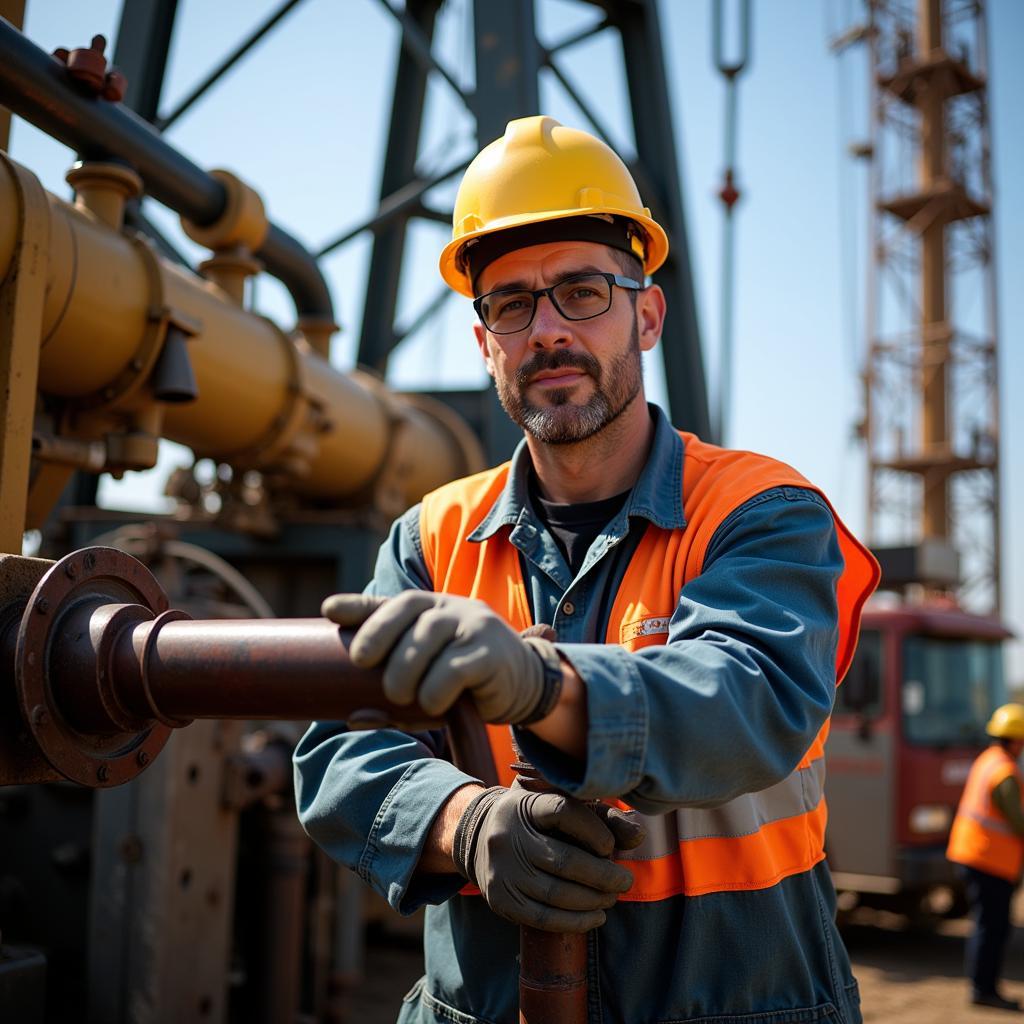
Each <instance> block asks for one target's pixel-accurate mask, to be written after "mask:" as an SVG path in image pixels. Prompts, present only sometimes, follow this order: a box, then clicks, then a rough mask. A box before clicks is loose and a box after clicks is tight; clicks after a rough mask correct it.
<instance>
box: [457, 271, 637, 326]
mask: <svg viewBox="0 0 1024 1024" xmlns="http://www.w3.org/2000/svg"><path fill="white" fill-rule="evenodd" d="M585 277H603V278H604V279H605V280H606V281H607V282H608V284H609V285H610V286H612V287H614V286H618V287H619V288H625V289H627V290H628V291H634V292H642V291H643V290H644V289H645V288H647V287H648V286H647V285H646V284H644V283H643V282H642V281H637V280H634V279H633V278H632V277H626V276H624V275H623V274H612V273H609V272H608V271H606V270H581V271H580V272H579V273H578V274H570V275H569V276H568V277H563V278H562V280H561V281H558V282H557V283H555V284H553V285H551V286H550V287H548V288H535V289H532V290H531V289H530V288H495V289H494V290H493V291H490V292H484V294H483V295H478V296H477V297H476V298H475V299H474V300H473V309H474V310H475V311H476V315H477V317H479V319H480V323H482V324H483V325H484V328H485V330H488V331H490V333H491V334H497V335H499V336H501V337H504V336H506V335H509V334H518V333H519V332H520V331H525V330H526V329H527V328H528V327H529V326H530V324H532V323H533V320H534V317H536V315H537V305H538V303H539V301H540V299H541V296H544V295H546V296H547V297H548V302H550V303H551V305H552V306H553V307H554V309H555V311H556V312H557V313H558V315H559V316H560V317H561V318H562V319H563V320H568V321H569V323H573V324H578V323H582V322H583V321H584V320H594V319H596V318H597V317H599V316H604V315H605V313H607V312H608V310H609V309H611V308H612V290H611V287H609V289H608V305H607V306H605V308H604V309H602V310H601V312H600V313H591V314H590V316H580V317H572V316H566V315H565V313H564V311H563V310H562V307H561V306H559V305H558V302H557V301H556V299H555V296H554V291H555V289H556V288H561V287H562V285H564V284H568V283H569V282H570V281H576V280H580V279H582V278H585ZM517 293H518V294H522V295H529V296H530V298H531V299H533V311H532V312H531V313H530V319H529V320H527V321H526V323H525V324H523V326H522V327H517V328H516V329H515V330H514V331H496V330H494V329H493V328H492V327H489V326H488V325H487V321H486V320H485V319H484V315H483V313H482V312H481V307H482V305H483V301H484V299H488V298H490V297H491V296H492V295H503V294H507V295H515V294H517Z"/></svg>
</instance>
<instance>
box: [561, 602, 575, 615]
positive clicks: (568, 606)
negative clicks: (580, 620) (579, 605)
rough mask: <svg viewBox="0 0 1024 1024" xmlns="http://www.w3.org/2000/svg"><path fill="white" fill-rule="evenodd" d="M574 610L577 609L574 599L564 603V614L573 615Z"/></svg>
mask: <svg viewBox="0 0 1024 1024" xmlns="http://www.w3.org/2000/svg"><path fill="white" fill-rule="evenodd" d="M574 611H576V605H574V604H573V603H572V601H566V602H565V604H563V605H562V614H563V615H572V613H573V612H574Z"/></svg>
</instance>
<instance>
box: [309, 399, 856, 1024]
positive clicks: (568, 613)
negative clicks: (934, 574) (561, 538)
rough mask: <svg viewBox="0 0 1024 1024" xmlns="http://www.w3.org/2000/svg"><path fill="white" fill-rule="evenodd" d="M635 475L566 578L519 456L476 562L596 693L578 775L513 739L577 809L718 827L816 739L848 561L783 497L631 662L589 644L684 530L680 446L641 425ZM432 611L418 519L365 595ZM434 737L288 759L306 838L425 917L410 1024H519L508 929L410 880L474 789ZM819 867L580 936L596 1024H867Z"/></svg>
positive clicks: (750, 523) (736, 524)
mask: <svg viewBox="0 0 1024 1024" xmlns="http://www.w3.org/2000/svg"><path fill="white" fill-rule="evenodd" d="M652 416H653V417H654V418H655V421H656V429H655V436H654V442H653V445H652V448H651V452H650V454H649V456H648V460H647V463H646V465H645V467H644V469H643V471H642V472H641V475H640V477H639V479H638V480H637V482H636V484H635V485H634V487H633V489H632V491H631V493H630V495H629V497H628V498H627V500H626V503H625V505H624V507H623V508H622V510H621V512H620V513H619V514H618V515H617V516H616V517H615V518H614V519H613V520H612V521H611V522H610V523H609V524H608V526H607V527H606V528H605V530H604V531H603V532H602V533H601V534H600V535H599V536H598V537H597V539H596V540H595V541H594V543H593V544H592V546H591V548H590V551H589V553H588V555H587V558H586V561H585V562H584V564H583V566H582V568H581V570H580V572H579V574H578V575H577V576H576V577H575V579H574V578H572V577H571V575H570V572H569V569H568V566H567V565H566V563H565V559H564V558H563V556H562V554H561V551H560V550H559V548H558V545H557V544H556V543H555V541H554V540H553V539H552V537H551V536H550V534H549V533H548V532H547V530H546V529H545V527H544V525H543V523H542V522H541V521H540V520H539V518H538V517H537V515H536V513H535V511H534V510H533V508H532V507H531V503H530V500H529V495H528V486H527V482H528V474H529V468H530V460H529V453H528V451H527V449H526V446H525V443H524V444H521V445H520V446H519V447H518V448H517V450H516V453H515V455H514V457H513V460H512V467H511V472H510V474H509V479H508V484H507V486H506V488H505V490H504V492H503V493H502V495H501V496H500V498H499V499H498V501H497V502H496V503H495V505H494V507H493V509H492V510H491V511H490V513H489V514H488V515H487V517H486V518H485V519H484V520H483V522H482V523H481V525H480V527H479V528H478V529H477V531H476V533H475V534H474V535H473V536H472V537H471V540H470V542H471V543H472V542H473V541H474V540H478V539H481V538H482V537H484V536H490V535H493V534H495V533H498V532H499V531H503V532H504V533H505V534H506V535H507V540H508V543H510V544H512V545H514V546H515V547H516V548H517V550H518V551H519V555H520V561H521V563H522V565H523V569H524V578H525V579H526V580H527V587H528V590H529V597H530V601H531V607H532V611H533V616H534V621H536V622H547V623H549V624H552V625H553V626H554V627H555V629H556V630H557V633H558V637H559V649H560V651H561V653H562V654H563V656H564V657H566V658H567V659H568V660H569V661H570V662H572V664H573V666H574V667H575V668H576V670H577V671H578V672H579V674H580V676H581V677H582V678H583V680H584V682H585V683H586V687H587V707H588V713H589V720H590V729H589V733H588V745H587V756H586V762H585V764H580V763H578V762H576V761H574V760H572V759H570V758H568V757H566V756H565V755H563V754H561V753H560V752H559V751H557V750H555V749H554V748H553V747H551V746H549V745H547V744H545V743H544V742H543V741H541V740H539V739H538V738H537V737H536V736H534V735H533V734H532V733H530V732H529V731H528V730H522V729H517V730H516V739H517V742H518V743H519V744H520V746H521V747H522V749H523V750H524V753H525V754H526V755H527V756H528V757H529V759H530V760H531V761H532V762H533V763H534V764H535V765H536V766H537V767H538V768H539V769H540V770H541V771H542V773H543V774H544V775H545V776H546V777H547V778H548V779H549V780H550V781H551V782H553V783H554V784H556V785H557V786H559V787H561V788H563V789H564V790H566V791H568V792H570V793H572V794H574V795H576V796H579V797H581V798H583V799H592V798H599V797H612V796H617V797H621V798H622V799H624V800H625V801H626V802H627V803H629V804H630V805H631V806H633V807H635V808H637V809H638V810H640V811H642V812H643V813H645V814H660V813H668V812H670V811H674V810H676V809H678V808H680V807H687V806H691V807H705V808H706V807H715V806H717V805H720V804H722V803H724V802H726V801H727V800H730V799H732V798H733V797H735V796H738V795H739V794H742V793H749V792H756V791H759V790H761V789H765V788H767V787H768V786H771V785H774V784H775V783H777V782H779V781H781V780H782V779H784V778H786V777H787V776H788V775H789V773H790V772H791V771H792V769H793V768H794V767H795V766H796V764H797V763H798V762H799V760H800V758H801V757H802V756H803V754H804V753H805V752H806V750H807V749H808V748H809V747H810V745H811V743H812V741H813V739H814V737H815V736H816V734H817V732H818V730H819V729H820V727H821V726H822V724H823V723H824V722H825V720H826V718H827V717H828V715H829V713H830V711H831V707H832V700H833V697H834V686H835V684H834V680H835V669H834V658H835V649H836V642H837V610H836V601H835V584H836V580H837V579H838V577H839V575H840V573H841V571H842V564H843V563H842V556H841V554H840V551H839V546H838V542H837V540H836V535H835V527H834V522H833V519H832V515H831V513H830V511H829V510H828V508H827V506H826V505H825V503H824V502H823V501H822V500H821V498H820V497H818V496H817V495H816V494H814V493H813V492H811V491H808V490H806V489H802V488H789V487H786V488H781V487H780V488H775V489H773V490H769V491H766V492H765V493H763V494H760V495H758V496H756V497H755V498H753V499H751V500H750V501H748V502H746V503H745V504H743V505H742V506H741V507H740V508H738V509H736V510H735V511H734V512H733V513H732V514H731V515H730V516H729V517H728V518H727V519H726V520H725V521H724V522H723V523H722V525H721V526H720V527H719V528H718V530H717V531H716V533H715V536H714V539H713V541H712V543H711V545H710V546H709V548H708V552H707V555H706V558H705V563H704V570H703V572H702V574H701V575H700V576H698V577H697V578H696V579H694V580H691V581H690V582H689V583H687V584H686V586H685V587H684V588H683V590H682V591H681V593H680V595H679V602H678V605H677V607H676V610H675V613H674V614H673V616H672V618H671V620H670V623H669V634H668V639H667V643H666V644H664V645H663V646H660V645H659V646H653V647H647V648H644V649H642V650H640V651H638V652H636V653H629V652H627V651H625V650H624V649H622V648H620V647H618V646H617V645H609V644H605V643H602V642H601V639H602V638H603V637H604V628H605V623H606V620H607V616H608V614H609V609H610V607H611V598H613V597H614V594H615V589H616V587H617V585H618V583H619V581H620V580H621V578H622V574H623V572H624V570H625V567H626V565H627V564H628V561H629V556H630V555H631V554H632V552H633V551H634V550H635V547H636V544H637V543H638V542H639V538H640V536H641V535H642V533H643V530H644V528H645V526H646V524H647V523H649V522H650V523H654V524H656V525H657V526H659V527H661V528H664V529H675V530H685V529H686V521H685V518H684V516H683V510H682V502H681V497H680V496H681V494H682V468H683V442H682V440H681V439H680V437H679V435H678V434H677V433H676V432H675V431H674V430H673V429H672V427H671V426H670V425H669V423H668V421H667V420H666V419H665V418H664V416H663V415H662V414H661V413H660V411H658V410H657V409H655V408H653V407H652ZM410 588H416V589H425V590H429V589H432V584H431V581H430V579H429V575H428V572H427V569H426V566H425V563H424V559H423V554H422V549H421V542H420V531H419V507H418V506H417V507H415V508H413V509H410V510H409V512H407V513H406V514H405V515H404V516H402V517H401V518H400V519H399V520H397V521H396V523H395V524H394V526H393V527H392V530H391V534H390V536H389V538H388V540H387V541H386V542H385V543H384V545H383V546H382V548H381V551H380V554H379V556H378V560H377V566H376V570H375V574H374V578H373V580H372V581H371V583H370V584H369V586H368V587H367V590H368V592H370V593H374V594H382V595H393V594H397V593H400V592H401V591H403V590H406V589H410ZM443 754H444V739H443V735H442V734H439V733H423V734H417V735H410V734H406V733H401V732H398V731H396V730H378V731H372V732H363V731H353V732H349V731H347V730H346V728H345V726H344V724H343V723H340V722H315V723H313V725H312V726H311V727H310V729H309V731H308V732H307V733H306V735H305V736H304V737H303V739H302V740H301V741H300V743H299V745H298V747H297V749H296V751H295V780H296V781H295V785H296V797H297V803H298V808H299V816H300V818H301V820H302V823H303V825H304V826H305V828H306V830H307V832H308V833H309V834H310V836H312V838H313V839H314V840H315V841H316V842H317V843H318V844H320V846H322V847H323V849H325V850H326V851H327V852H328V853H329V854H330V855H331V856H332V857H333V858H334V859H335V860H337V861H339V862H340V863H342V864H345V865H347V866H348V867H350V868H352V869H353V870H354V871H356V872H358V874H359V875H360V877H361V878H363V879H364V880H365V881H366V882H367V883H368V884H369V885H371V886H372V887H373V888H374V889H376V890H377V891H378V892H380V893H381V894H382V895H384V896H385V898H386V899H387V900H388V902H389V903H390V904H391V906H393V907H394V908H395V909H396V910H398V911H400V912H401V913H405V914H408V913H412V912H413V911H415V910H417V909H418V908H419V907H421V906H423V905H426V916H425V932H424V946H425V957H426V974H425V976H424V978H423V979H421V981H420V982H419V983H418V984H417V986H416V987H415V988H414V989H413V991H412V992H410V993H409V994H408V995H407V996H406V998H405V1001H404V1003H403V1006H402V1010H401V1014H400V1017H399V1020H400V1022H401V1024H427V1022H446V1024H453V1022H454V1024H478V1022H479V1024H516V1021H517V1020H518V1011H517V1006H518V992H517V984H518V972H517V967H516V961H517V957H518V951H519V929H518V928H517V927H516V926H514V925H512V924H509V923H508V922H506V921H504V920H503V919H501V918H498V917H497V916H496V915H494V914H493V913H491V911H490V910H489V909H488V907H487V906H486V904H485V903H484V901H483V899H481V898H480V897H478V896H460V895H457V893H458V890H459V889H460V888H461V886H462V884H463V880H462V879H461V878H460V877H458V876H455V875H452V876H421V875H417V874H416V871H415V868H416V864H417V861H418V859H419V855H420V851H421V849H422V847H423V844H424V842H425V840H426V838H427V835H428V833H429V831H430V828H431V825H432V824H433V821H434V818H435V817H436V815H437V812H438V811H439V809H440V808H441V806H442V805H443V804H444V802H445V801H446V800H447V798H448V797H449V796H450V795H451V794H452V793H453V792H454V791H455V790H456V789H458V788H459V787H460V786H462V785H464V784H465V783H466V782H468V781H471V777H470V776H468V775H466V774H465V773H463V772H461V771H460V770H458V769H457V768H455V767H454V766H453V765H452V764H451V763H449V762H448V761H446V760H444V758H443ZM834 917H835V893H834V889H833V886H832V882H831V879H830V876H829V873H828V868H827V867H826V866H825V864H824V863H821V864H818V865H817V866H816V867H815V868H813V869H811V870H810V871H807V872H803V873H800V874H797V875H793V876H790V877H788V878H785V879H784V880H782V881H781V882H779V883H778V884H776V885H774V886H772V887H770V888H767V889H760V890H754V891H740V892H718V893H710V894H707V895H703V896H693V897H689V896H674V897H671V898H669V899H664V900H660V901H657V902H639V903H629V902H620V903H618V904H617V905H616V906H615V907H613V908H612V909H611V910H610V911H609V912H608V919H607V921H606V923H605V924H604V925H603V926H602V927H601V928H599V929H597V930H595V931H593V932H591V933H589V935H588V948H589V969H588V985H589V1021H590V1022H591V1024H620V1022H622V1024H669V1022H672V1024H682V1022H698V1021H706V1022H708V1024H711V1022H714V1024H732V1022H748V1024H754V1022H756V1024H784V1022H797V1021H799V1022H812V1021H829V1022H832V1024H859V1022H860V1020H861V1017H860V1011H859V999H858V996H857V986H856V983H855V982H854V980H853V976H852V974H851V972H850V965H849V960H848V958H847V955H846V951H845V949H844V948H843V945H842V941H841V939H840V937H839V934H838V932H837V930H836V927H835V921H834Z"/></svg>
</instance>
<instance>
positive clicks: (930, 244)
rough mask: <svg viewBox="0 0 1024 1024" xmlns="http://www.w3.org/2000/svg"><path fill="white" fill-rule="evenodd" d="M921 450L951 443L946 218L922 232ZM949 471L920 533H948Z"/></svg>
mask: <svg viewBox="0 0 1024 1024" xmlns="http://www.w3.org/2000/svg"><path fill="white" fill-rule="evenodd" d="M918 29H919V38H918V48H919V51H920V57H921V58H922V59H926V58H927V56H928V55H929V54H930V53H932V52H934V51H937V50H939V49H940V48H941V47H942V0H920V3H919V7H918ZM944 102H945V101H944V98H943V94H942V91H941V90H940V89H939V88H937V87H936V85H935V83H934V82H929V84H928V86H927V87H926V91H925V94H924V97H923V100H922V102H921V105H920V111H921V157H920V164H919V169H918V180H919V182H920V186H921V192H922V194H928V193H930V192H931V191H933V190H934V188H935V187H936V186H937V185H938V184H939V183H940V182H941V181H942V180H943V179H944V178H945V177H946V152H945V150H946V147H945V134H946V129H945V117H944V110H943V106H944ZM920 351H921V363H920V372H921V449H922V454H923V455H924V456H925V457H926V458H927V457H928V456H929V455H932V454H933V453H934V454H935V455H938V454H939V452H940V451H942V450H943V449H945V448H947V447H948V445H949V433H948V425H947V421H948V415H947V410H946V389H947V381H946V377H947V362H948V358H949V330H948V327H947V324H946V225H945V223H944V221H943V219H942V218H937V219H936V220H935V221H934V222H933V223H931V224H929V225H928V226H927V227H926V228H925V229H924V231H923V232H922V235H921V349H920ZM948 492H949V476H948V474H947V473H946V472H945V471H944V470H943V469H941V468H940V467H938V466H935V467H934V468H933V469H932V470H931V471H930V472H926V473H925V474H924V495H923V501H922V506H921V515H922V519H921V535H922V537H924V538H925V539H928V538H932V537H934V538H939V539H943V540H945V539H946V538H948V536H949V495H948Z"/></svg>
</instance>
